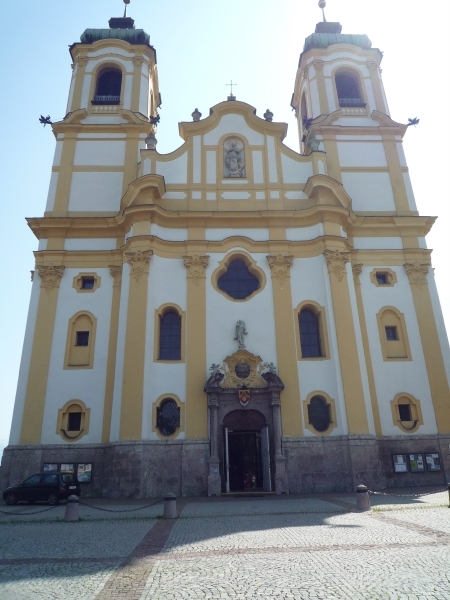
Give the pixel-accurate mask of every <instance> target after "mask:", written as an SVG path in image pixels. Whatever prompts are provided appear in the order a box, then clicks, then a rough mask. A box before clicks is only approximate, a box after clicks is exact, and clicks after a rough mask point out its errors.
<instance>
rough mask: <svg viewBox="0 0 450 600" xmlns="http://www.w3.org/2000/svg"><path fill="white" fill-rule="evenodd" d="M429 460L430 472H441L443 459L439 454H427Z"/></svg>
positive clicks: (428, 467)
mask: <svg viewBox="0 0 450 600" xmlns="http://www.w3.org/2000/svg"><path fill="white" fill-rule="evenodd" d="M425 456H426V460H427V469H428V471H440V470H441V459H440V458H439V454H438V453H437V452H435V453H432V454H425Z"/></svg>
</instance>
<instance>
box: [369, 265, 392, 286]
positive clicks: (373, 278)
mask: <svg viewBox="0 0 450 600" xmlns="http://www.w3.org/2000/svg"><path fill="white" fill-rule="evenodd" d="M377 273H383V274H386V275H387V283H378V281H377ZM370 281H371V282H372V283H373V284H374V285H376V286H377V287H380V288H388V287H394V285H395V284H396V283H398V281H397V273H396V272H395V271H393V270H392V269H386V268H381V269H374V270H373V271H371V272H370Z"/></svg>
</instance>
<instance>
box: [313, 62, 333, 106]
mask: <svg viewBox="0 0 450 600" xmlns="http://www.w3.org/2000/svg"><path fill="white" fill-rule="evenodd" d="M312 64H313V66H314V72H315V75H316V81H317V90H318V94H319V104H320V113H321V114H322V115H328V114H329V112H330V108H329V105H328V95H327V90H326V87H325V77H324V74H323V68H324V66H325V63H324V62H323V61H322V60H314V61H313V63H312Z"/></svg>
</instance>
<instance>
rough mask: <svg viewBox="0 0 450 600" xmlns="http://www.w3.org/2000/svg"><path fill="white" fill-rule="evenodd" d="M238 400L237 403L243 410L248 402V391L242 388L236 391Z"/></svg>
mask: <svg viewBox="0 0 450 600" xmlns="http://www.w3.org/2000/svg"><path fill="white" fill-rule="evenodd" d="M238 398H239V402H240V403H241V404H242V406H243V407H244V408H245V407H246V406H247V405H248V403H249V402H250V390H248V389H247V388H242V389H240V390H238Z"/></svg>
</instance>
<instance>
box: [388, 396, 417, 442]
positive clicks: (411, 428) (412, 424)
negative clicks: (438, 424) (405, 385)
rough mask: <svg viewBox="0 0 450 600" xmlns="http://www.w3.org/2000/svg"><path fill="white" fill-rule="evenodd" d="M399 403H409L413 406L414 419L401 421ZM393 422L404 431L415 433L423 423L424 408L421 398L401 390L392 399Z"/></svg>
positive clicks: (412, 415) (412, 414)
mask: <svg viewBox="0 0 450 600" xmlns="http://www.w3.org/2000/svg"><path fill="white" fill-rule="evenodd" d="M399 404H409V405H410V407H411V417H412V421H400V412H399V408H398V405H399ZM391 412H392V422H393V423H394V425H395V426H396V427H398V428H399V429H400V430H401V431H403V432H404V433H415V432H416V431H417V430H418V429H419V427H420V426H421V425H423V416H422V408H421V406H420V400H417V398H414V396H412V395H411V394H407V393H405V392H401V393H400V394H397V395H396V396H395V398H394V399H393V400H391ZM403 423H404V425H403Z"/></svg>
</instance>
